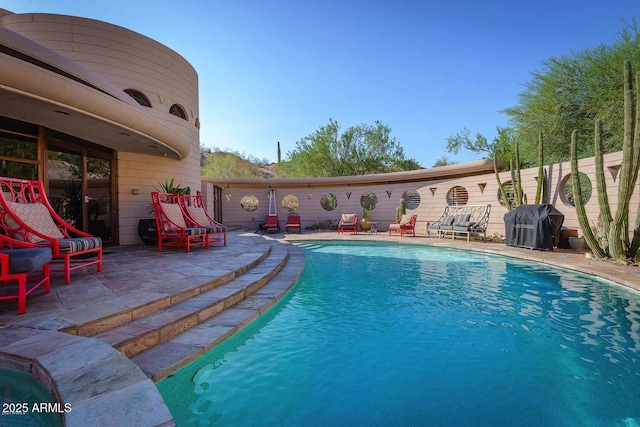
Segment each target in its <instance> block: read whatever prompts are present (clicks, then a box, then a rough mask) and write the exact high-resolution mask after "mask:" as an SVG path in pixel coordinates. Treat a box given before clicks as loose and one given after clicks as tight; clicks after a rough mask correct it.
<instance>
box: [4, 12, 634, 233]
mask: <svg viewBox="0 0 640 427" xmlns="http://www.w3.org/2000/svg"><path fill="white" fill-rule="evenodd" d="M0 59H1V61H2V66H1V67H0V176H9V177H17V178H26V179H39V180H43V181H44V183H45V186H46V188H47V190H48V194H49V197H50V199H51V200H52V202H53V204H54V205H55V208H56V209H57V210H58V211H59V212H60V213H61V214H62V216H63V217H64V218H66V219H67V220H68V221H70V222H72V223H74V224H75V225H76V226H78V227H80V228H83V229H85V230H86V231H88V232H91V233H93V234H96V235H99V236H100V237H102V238H103V240H104V241H105V242H106V243H107V244H108V243H113V244H137V243H140V242H141V240H140V238H139V237H138V235H137V225H138V221H139V220H140V219H141V218H147V217H149V213H148V209H149V203H150V198H149V193H150V192H151V191H153V189H154V187H156V186H158V184H159V182H161V181H164V180H170V179H174V180H175V182H177V183H180V184H181V185H182V186H189V187H191V189H192V191H193V192H202V194H203V195H204V197H205V199H206V201H207V207H208V209H209V210H210V211H211V212H214V213H215V217H216V218H217V219H219V220H221V221H223V222H225V223H226V224H229V225H239V226H242V227H247V228H248V229H250V230H251V229H258V228H259V224H260V223H261V222H263V221H264V219H265V217H266V215H267V213H268V210H269V204H270V202H271V205H272V207H274V208H275V209H277V210H278V211H279V213H282V221H284V219H285V217H286V212H287V211H290V210H295V211H297V212H299V213H300V214H301V217H302V225H303V228H305V227H310V226H313V225H314V224H317V223H328V222H331V221H337V219H338V218H339V217H340V213H351V212H353V213H360V212H361V206H362V200H363V197H364V198H365V199H366V200H370V199H371V198H375V208H374V209H373V211H372V220H373V221H377V222H379V223H380V229H382V230H385V229H386V227H387V225H388V223H389V222H391V221H393V220H394V219H395V210H396V208H397V207H398V205H399V200H400V199H401V198H403V199H405V201H407V208H408V210H409V212H410V213H416V214H418V232H422V233H424V232H426V226H427V222H429V221H434V220H437V219H438V217H439V216H440V214H441V213H442V211H443V210H444V207H445V205H447V204H490V205H491V206H492V211H491V216H490V223H489V228H488V230H487V233H488V234H489V235H492V234H504V224H503V221H502V217H503V215H504V213H505V212H506V208H505V207H504V206H503V203H502V201H501V200H500V198H501V196H500V192H499V190H498V186H497V182H496V179H495V176H494V173H493V164H492V162H491V161H477V162H470V163H466V164H461V165H453V166H446V167H441V168H432V169H426V170H420V171H411V172H401V173H392V174H381V175H370V176H359V177H336V178H326V179H297V180H296V179H292V180H278V179H261V180H256V179H253V180H252V179H225V178H205V179H201V177H200V150H199V147H200V141H199V127H200V117H199V107H198V102H199V101H198V74H197V73H196V70H194V68H193V67H192V66H191V65H190V64H189V63H188V62H187V61H186V60H185V59H184V58H183V57H181V56H180V55H179V54H178V53H176V52H174V51H172V50H171V49H169V48H167V47H166V46H164V45H162V44H160V43H158V42H156V41H154V40H152V39H150V38H148V37H146V36H144V35H141V34H138V33H135V32H133V31H130V30H128V29H126V28H122V27H119V26H116V25H112V24H108V23H105V22H101V21H97V20H93V19H86V18H79V17H73V16H63V15H54V14H41V13H27V14H14V13H12V12H9V11H6V10H2V9H0ZM201 71H202V72H206V70H201ZM214 125H215V124H214ZM567 143H568V142H567ZM605 163H606V165H605V166H606V170H607V175H606V181H607V183H606V184H607V188H608V189H609V195H610V201H611V203H612V205H614V206H613V207H614V209H615V204H616V198H615V194H616V193H617V187H618V185H619V181H618V179H617V175H618V174H617V172H618V170H619V168H620V165H621V164H622V156H621V154H620V153H613V154H610V155H607V156H606V161H605ZM580 169H581V171H582V172H584V173H585V175H586V179H587V180H588V181H586V182H587V184H586V185H587V187H589V185H590V186H591V188H592V195H591V197H590V198H589V200H588V202H587V210H588V212H589V214H590V216H591V218H592V220H593V221H596V220H597V215H598V206H597V197H595V181H594V162H593V159H583V160H581V161H580ZM546 172H547V176H548V180H547V189H548V193H549V202H550V203H553V204H554V205H555V206H556V207H557V208H558V209H559V210H560V211H561V212H562V213H563V214H564V215H565V225H566V226H568V227H571V228H578V223H577V220H576V216H575V210H574V208H573V204H572V200H571V198H572V197H573V195H572V191H571V189H570V188H569V187H570V186H569V184H568V183H569V182H570V175H571V173H570V167H569V164H568V163H562V164H557V165H549V166H547V167H546ZM536 177H537V170H535V169H531V170H525V171H523V173H522V181H523V186H524V190H525V193H526V194H527V196H528V199H529V202H532V201H533V197H534V194H535V187H536ZM501 180H502V181H503V182H508V181H510V180H511V177H510V174H509V173H508V172H503V173H502V174H501ZM639 193H640V190H639V189H638V186H637V187H636V189H635V195H634V198H633V203H632V218H634V216H633V214H634V213H635V212H637V211H638V199H639V197H638V194H639ZM270 197H271V199H270ZM282 225H284V223H283V224H282Z"/></svg>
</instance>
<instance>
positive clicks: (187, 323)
mask: <svg viewBox="0 0 640 427" xmlns="http://www.w3.org/2000/svg"><path fill="white" fill-rule="evenodd" d="M291 249H293V250H296V249H297V248H294V247H292V246H291V245H282V244H276V243H273V244H270V245H268V246H266V249H265V255H264V256H263V257H261V258H260V260H259V262H257V263H249V265H250V266H249V267H248V268H246V269H239V271H238V272H237V274H236V275H235V277H233V278H230V279H229V280H224V281H220V280H217V281H216V283H215V285H213V286H211V285H206V286H207V287H209V286H211V288H210V289H205V290H203V289H199V291H198V292H194V291H193V290H191V291H186V292H185V293H184V294H183V295H179V296H175V295H174V301H173V303H172V304H170V305H168V306H166V307H161V306H159V305H154V307H157V308H156V309H154V310H151V311H150V312H148V313H145V315H143V316H141V317H138V318H136V319H134V320H132V321H129V322H126V323H124V324H122V325H118V326H115V327H112V328H109V329H107V330H105V331H102V332H100V333H98V334H96V335H95V337H96V338H98V339H100V340H102V341H103V342H105V343H107V344H109V345H111V346H113V347H114V348H116V349H117V350H119V351H121V352H122V353H124V354H125V355H126V356H128V357H129V358H130V359H132V360H133V361H134V362H136V360H140V361H144V362H145V363H146V364H147V365H149V367H148V368H146V369H145V368H143V371H144V372H145V373H146V374H147V375H149V376H150V377H152V378H154V377H157V378H158V379H159V378H160V377H161V376H162V377H164V376H166V375H168V374H169V373H171V372H173V371H172V369H173V370H175V369H178V368H179V367H180V366H184V364H186V363H188V361H187V362H185V363H181V360H182V359H184V357H182V355H181V354H182V353H183V352H178V353H177V354H180V355H181V356H180V357H179V358H178V359H180V360H177V361H176V360H171V363H169V365H168V366H165V365H166V364H167V362H166V359H167V355H163V354H162V351H157V350H156V351H154V352H150V351H151V350H153V349H154V348H156V347H159V346H163V344H165V343H167V342H170V341H172V340H174V339H180V340H182V341H184V340H187V341H189V342H194V339H195V338H194V336H195V335H197V334H198V332H191V331H200V330H202V329H203V327H202V326H200V325H203V324H205V323H206V322H208V321H209V320H213V318H218V319H219V320H218V321H219V322H223V323H225V326H228V325H227V324H228V323H229V322H230V321H229V320H226V321H224V320H220V319H229V318H231V319H232V320H231V322H235V323H236V324H235V325H234V327H233V328H228V327H224V328H223V329H224V333H223V334H221V335H219V336H216V337H214V338H212V339H210V338H209V337H208V336H202V337H201V338H200V339H199V340H198V339H196V341H195V342H196V343H201V345H199V347H201V348H206V349H207V350H208V349H209V348H211V347H212V346H213V345H215V344H217V343H218V342H219V341H221V340H222V339H224V338H226V337H228V336H230V335H231V334H233V333H234V332H235V331H236V330H238V329H240V328H241V327H243V326H244V325H246V323H248V321H250V320H253V318H255V317H257V315H258V314H259V313H261V312H262V311H264V309H266V307H268V306H270V305H272V304H273V303H274V302H275V300H276V299H277V297H274V298H273V300H270V299H269V298H266V296H267V294H265V293H264V291H261V288H263V287H264V286H265V285H270V286H269V289H279V288H280V287H282V286H284V290H283V291H282V293H284V292H286V290H287V289H289V288H290V287H291V286H292V285H293V284H294V283H295V281H296V280H297V278H298V277H299V275H300V273H301V271H302V268H303V265H304V259H302V263H300V262H296V263H293V264H290V263H289V262H288V261H289V258H290V255H289V253H290V250H291ZM296 252H297V251H296ZM287 266H288V268H287ZM285 270H286V271H285ZM283 271H284V272H283ZM285 277H292V278H293V279H292V280H289V281H287V280H286V279H284V280H283V278H285ZM278 284H280V286H278ZM203 286H205V285H203ZM282 293H279V294H278V295H277V296H280V295H281V294H282ZM255 294H259V295H262V298H258V299H256V298H255V297H254V298H252V296H253V295H255ZM263 299H264V301H263ZM256 301H261V302H262V304H258V303H256ZM243 304H244V305H243ZM247 304H249V306H253V305H255V306H256V307H257V308H258V310H257V311H256V310H251V311H254V312H257V314H256V315H255V316H254V317H252V318H251V319H249V320H246V319H241V318H237V317H236V316H234V313H235V311H234V310H235V309H236V308H237V307H243V306H244V307H248V306H247ZM231 308H233V309H234V310H231V311H230V309H231ZM235 314H237V313H235ZM218 316H222V317H218ZM187 333H189V335H185V334H187ZM194 334H195V335H194ZM185 337H190V338H185ZM196 353H199V354H197V355H195V356H192V355H191V354H190V355H188V356H186V357H188V358H189V359H190V360H193V359H195V358H196V357H198V356H199V355H200V354H202V353H203V351H200V350H198V351H196ZM138 354H140V357H136V355H138ZM177 354H176V355H177ZM190 360H189V361H190ZM174 366H177V367H175V368H174ZM141 367H142V366H141ZM156 371H158V372H156ZM154 380H155V381H157V379H154Z"/></svg>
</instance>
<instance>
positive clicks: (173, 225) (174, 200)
mask: <svg viewBox="0 0 640 427" xmlns="http://www.w3.org/2000/svg"><path fill="white" fill-rule="evenodd" d="M151 203H152V205H153V213H154V214H155V217H156V228H157V229H158V252H162V247H163V246H167V247H175V248H186V250H187V252H191V246H193V245H201V246H204V247H205V248H207V249H208V248H209V238H208V237H207V229H206V228H204V227H189V226H188V225H187V222H186V221H185V219H184V215H183V213H182V208H180V195H179V194H171V193H159V192H157V191H154V192H152V193H151Z"/></svg>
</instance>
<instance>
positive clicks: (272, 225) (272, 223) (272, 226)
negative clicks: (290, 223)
mask: <svg viewBox="0 0 640 427" xmlns="http://www.w3.org/2000/svg"><path fill="white" fill-rule="evenodd" d="M260 229H261V230H262V234H264V232H265V231H266V232H267V233H268V232H270V231H275V232H278V233H279V232H280V223H279V222H278V215H267V220H266V222H265V223H264V224H260Z"/></svg>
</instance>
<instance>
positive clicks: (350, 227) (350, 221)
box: [338, 214, 358, 234]
mask: <svg viewBox="0 0 640 427" xmlns="http://www.w3.org/2000/svg"><path fill="white" fill-rule="evenodd" d="M347 232H351V233H353V234H358V215H356V214H342V215H341V216H340V221H338V234H339V233H347Z"/></svg>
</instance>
